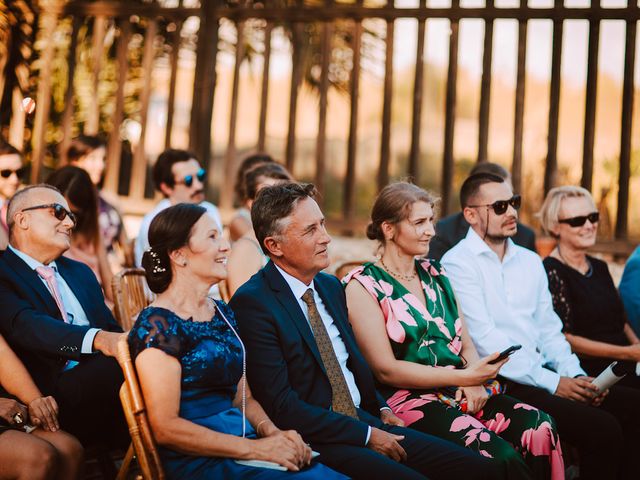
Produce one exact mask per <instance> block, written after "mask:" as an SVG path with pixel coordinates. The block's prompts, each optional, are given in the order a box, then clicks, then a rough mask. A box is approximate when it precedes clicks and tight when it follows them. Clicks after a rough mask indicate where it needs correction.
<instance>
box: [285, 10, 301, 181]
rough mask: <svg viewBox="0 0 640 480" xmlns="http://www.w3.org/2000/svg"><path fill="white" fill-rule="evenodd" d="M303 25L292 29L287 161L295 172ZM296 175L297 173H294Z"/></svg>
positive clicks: (291, 170) (299, 24)
mask: <svg viewBox="0 0 640 480" xmlns="http://www.w3.org/2000/svg"><path fill="white" fill-rule="evenodd" d="M302 29H303V25H302V24H301V23H294V25H293V31H292V48H293V55H292V67H291V90H290V92H289V128H288V129H287V146H286V151H285V161H286V165H287V170H289V171H290V172H291V173H292V174H294V169H293V167H294V162H295V159H296V119H297V113H298V93H299V91H300V84H301V83H302V49H303V48H304V45H303V42H304V38H303V30H302ZM294 175H295V174H294Z"/></svg>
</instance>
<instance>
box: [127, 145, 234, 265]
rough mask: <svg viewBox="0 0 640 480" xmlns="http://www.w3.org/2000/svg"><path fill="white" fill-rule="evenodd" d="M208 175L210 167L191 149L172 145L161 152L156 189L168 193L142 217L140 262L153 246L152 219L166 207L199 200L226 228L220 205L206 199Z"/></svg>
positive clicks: (155, 168) (155, 175)
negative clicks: (189, 150) (205, 189)
mask: <svg viewBox="0 0 640 480" xmlns="http://www.w3.org/2000/svg"><path fill="white" fill-rule="evenodd" d="M206 176H207V172H206V170H205V169H204V168H202V166H201V165H200V163H199V162H198V160H197V159H196V157H195V155H194V154H193V153H191V152H187V151H185V150H176V149H173V148H169V149H167V150H165V151H164V152H162V153H161V154H160V156H159V157H158V160H157V161H156V164H155V165H154V166H153V182H154V184H155V186H156V190H158V191H160V192H161V193H162V195H164V199H162V200H161V201H160V202H159V203H158V204H157V205H156V206H155V208H154V209H153V210H151V211H150V212H149V213H147V214H146V215H145V216H144V218H143V219H142V224H141V225H140V231H139V232H138V238H137V239H136V246H135V260H136V265H138V266H140V265H141V262H142V254H143V253H144V251H145V250H146V249H147V248H149V240H148V238H147V237H148V234H149V225H151V221H152V220H153V219H154V218H155V216H156V215H157V214H158V213H160V212H161V211H162V210H164V209H165V208H168V207H170V206H172V205H176V204H177V203H195V204H198V205H201V206H203V207H204V208H206V209H207V210H208V212H209V214H210V215H211V216H212V217H213V218H214V220H215V221H216V223H217V224H218V228H219V229H220V231H222V219H221V218H220V213H219V212H218V209H217V207H216V206H215V205H213V204H211V203H209V202H205V201H204V181H205V178H206Z"/></svg>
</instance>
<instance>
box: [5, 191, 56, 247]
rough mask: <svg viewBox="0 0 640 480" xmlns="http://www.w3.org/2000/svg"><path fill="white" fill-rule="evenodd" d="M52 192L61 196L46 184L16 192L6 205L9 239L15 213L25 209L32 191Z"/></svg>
mask: <svg viewBox="0 0 640 480" xmlns="http://www.w3.org/2000/svg"><path fill="white" fill-rule="evenodd" d="M41 189H47V190H53V191H54V192H57V193H59V194H60V195H62V193H61V192H60V190H58V189H57V188H56V187H54V186H53V185H48V184H46V183H38V184H37V185H29V186H28V187H25V188H23V189H22V190H18V191H17V192H16V193H15V194H14V195H13V197H11V198H10V199H9V203H8V204H7V226H8V227H9V237H10V238H11V233H12V231H13V225H14V224H15V220H14V217H15V216H16V213H18V212H20V211H21V210H23V209H24V208H26V204H27V203H28V201H29V197H30V196H31V194H32V193H33V192H34V190H41Z"/></svg>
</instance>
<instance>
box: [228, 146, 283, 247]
mask: <svg viewBox="0 0 640 480" xmlns="http://www.w3.org/2000/svg"><path fill="white" fill-rule="evenodd" d="M266 163H276V161H275V160H274V159H273V158H272V157H271V155H269V154H266V153H255V154H253V155H249V156H248V157H247V158H245V159H244V160H242V162H241V163H240V166H239V167H238V171H237V172H236V183H235V185H234V187H233V191H234V192H235V194H236V200H237V201H238V203H240V208H238V210H236V213H235V215H234V216H233V218H232V219H231V221H230V222H229V238H231V242H235V241H236V240H238V239H239V238H240V237H242V236H243V235H244V234H245V233H248V232H252V231H253V227H252V226H251V207H250V206H247V201H248V200H249V198H248V197H247V191H246V187H245V176H246V174H247V173H248V172H250V171H251V170H253V169H254V168H256V167H259V166H260V165H264V164H266Z"/></svg>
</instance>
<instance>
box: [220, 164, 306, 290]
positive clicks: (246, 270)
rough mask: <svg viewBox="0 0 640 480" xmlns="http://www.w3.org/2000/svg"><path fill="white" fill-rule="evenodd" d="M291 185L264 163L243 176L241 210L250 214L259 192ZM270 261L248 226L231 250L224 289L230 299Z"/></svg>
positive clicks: (278, 167)
mask: <svg viewBox="0 0 640 480" xmlns="http://www.w3.org/2000/svg"><path fill="white" fill-rule="evenodd" d="M291 181H293V177H292V176H291V174H290V173H289V172H288V171H287V169H286V168H284V167H283V166H282V165H280V164H279V163H275V162H273V163H263V164H262V165H259V166H257V167H255V168H253V169H252V170H249V171H248V172H247V174H246V175H245V176H244V187H243V191H244V195H245V197H246V200H245V203H244V209H245V210H247V211H248V212H250V211H251V205H253V201H254V200H255V199H256V197H257V196H258V192H259V191H260V190H262V189H263V188H265V187H270V186H272V185H277V184H279V183H286V182H291ZM268 260H269V258H268V257H267V256H266V255H265V254H264V252H263V251H262V247H261V246H260V244H259V243H258V239H257V238H256V235H255V233H254V231H253V226H252V225H251V224H249V229H248V230H247V231H246V232H245V233H244V234H243V235H242V236H241V237H240V238H238V239H237V240H236V241H235V242H234V244H233V248H232V249H231V254H230V255H229V260H228V263H227V285H228V288H229V295H231V296H232V295H233V294H234V293H235V291H236V290H237V289H238V288H239V287H240V285H242V284H243V283H244V282H246V281H247V280H249V278H251V276H252V275H253V274H254V273H256V272H257V271H258V270H260V269H261V268H262V267H264V266H265V265H266V264H267V261H268Z"/></svg>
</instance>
